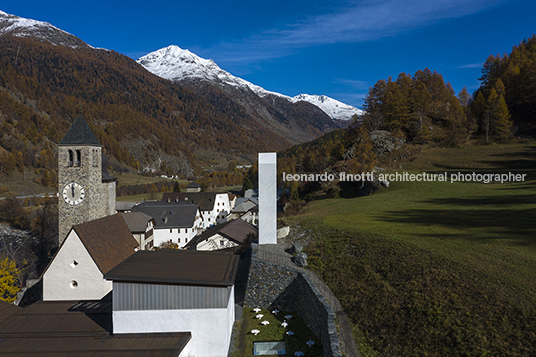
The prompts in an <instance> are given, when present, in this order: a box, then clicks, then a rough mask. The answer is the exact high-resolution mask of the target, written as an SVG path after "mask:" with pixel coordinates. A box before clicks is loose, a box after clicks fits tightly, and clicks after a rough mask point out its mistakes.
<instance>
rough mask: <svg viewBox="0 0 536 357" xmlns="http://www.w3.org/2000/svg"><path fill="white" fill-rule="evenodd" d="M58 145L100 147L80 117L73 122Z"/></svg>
mask: <svg viewBox="0 0 536 357" xmlns="http://www.w3.org/2000/svg"><path fill="white" fill-rule="evenodd" d="M59 145H90V146H101V144H100V143H99V140H98V139H97V137H96V136H95V134H94V133H93V131H92V130H91V128H90V127H89V125H88V124H87V122H86V120H85V119H84V117H83V116H82V115H79V116H78V118H76V120H75V121H74V123H73V125H71V127H70V128H69V130H68V131H67V134H65V136H64V137H63V139H62V140H61V142H60V144H59Z"/></svg>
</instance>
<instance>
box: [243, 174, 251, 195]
mask: <svg viewBox="0 0 536 357" xmlns="http://www.w3.org/2000/svg"><path fill="white" fill-rule="evenodd" d="M252 188H253V183H251V180H250V179H249V177H247V176H246V177H244V182H243V183H242V195H245V194H246V191H247V190H250V189H252Z"/></svg>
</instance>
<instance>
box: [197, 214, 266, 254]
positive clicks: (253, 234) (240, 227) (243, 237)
mask: <svg viewBox="0 0 536 357" xmlns="http://www.w3.org/2000/svg"><path fill="white" fill-rule="evenodd" d="M258 234H259V230H258V228H257V227H255V226H253V225H252V224H250V223H247V222H245V221H243V220H241V219H237V220H233V221H229V222H226V223H222V224H218V225H216V226H214V227H211V228H209V229H207V230H206V231H204V232H203V233H201V234H200V235H198V236H197V237H195V238H194V239H193V240H192V241H191V242H189V243H188V244H187V245H186V248H189V249H195V250H222V249H226V250H233V251H237V250H238V249H240V248H246V247H247V246H249V244H251V242H255V241H256V239H257V237H258Z"/></svg>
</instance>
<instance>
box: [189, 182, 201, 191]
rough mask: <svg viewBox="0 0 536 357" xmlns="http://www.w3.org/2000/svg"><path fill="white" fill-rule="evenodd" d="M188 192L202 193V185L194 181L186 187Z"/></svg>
mask: <svg viewBox="0 0 536 357" xmlns="http://www.w3.org/2000/svg"><path fill="white" fill-rule="evenodd" d="M186 192H188V193H192V192H201V185H200V184H198V183H197V182H194V181H192V182H190V183H189V184H188V186H186Z"/></svg>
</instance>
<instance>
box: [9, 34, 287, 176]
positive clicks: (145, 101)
mask: <svg viewBox="0 0 536 357" xmlns="http://www.w3.org/2000/svg"><path fill="white" fill-rule="evenodd" d="M80 113H82V114H83V115H84V117H85V118H86V120H87V121H88V122H89V123H90V126H92V128H93V130H94V131H95V134H96V136H97V138H98V139H99V141H100V142H101V144H103V146H104V148H105V150H106V153H107V154H108V155H109V156H110V157H111V158H112V159H115V160H111V162H119V163H121V164H123V165H124V166H128V167H131V168H135V169H141V170H143V169H153V170H160V169H162V168H164V171H165V170H169V171H170V172H173V173H176V172H181V173H183V174H187V175H189V174H192V172H193V171H194V170H196V169H197V170H198V169H199V168H201V167H202V166H203V164H204V162H203V159H202V158H200V157H199V156H198V155H197V153H198V151H201V150H204V151H207V150H208V151H212V152H222V153H225V154H228V155H229V156H230V157H246V158H247V157H249V158H253V157H254V156H255V154H256V153H257V152H259V151H266V150H279V149H282V148H284V147H288V146H289V145H290V143H289V142H287V141H286V140H285V139H284V138H283V137H281V136H280V135H278V134H277V133H274V132H272V131H270V130H267V129H266V128H265V126H263V125H262V123H259V122H256V121H252V120H248V118H247V117H245V116H244V115H241V114H240V113H239V115H234V114H235V113H234V112H233V111H232V110H231V109H230V110H226V111H225V112H223V111H222V110H220V109H218V108H216V107H215V106H214V105H212V104H211V103H209V102H208V101H207V100H205V99H203V98H202V97H200V96H199V95H197V94H195V93H194V92H192V91H190V90H188V89H186V88H184V87H182V86H180V85H178V84H175V83H172V82H170V81H168V80H164V79H161V78H158V77H157V76H155V75H152V74H151V73H149V72H147V71H146V70H145V69H143V68H142V67H141V66H140V65H139V64H137V63H136V62H135V61H133V60H132V59H130V58H128V57H126V56H124V55H121V54H118V53H116V52H114V51H108V50H101V49H92V48H82V49H72V48H68V47H63V46H54V45H50V44H47V43H44V42H39V41H34V40H32V39H27V38H15V37H10V36H2V37H0V126H1V128H2V135H1V136H0V157H1V162H2V164H1V165H0V172H1V174H8V173H9V172H10V171H11V170H13V169H19V170H22V168H23V167H24V166H25V167H35V168H40V169H42V170H43V172H46V171H47V170H48V171H51V170H53V169H54V165H55V158H54V155H55V148H54V145H55V144H57V143H58V142H59V141H60V140H61V138H62V137H63V135H64V134H65V132H66V131H67V129H68V128H69V126H70V124H71V123H72V121H73V120H74V119H75V118H76V116H78V115H79V114H80ZM46 175H48V176H50V175H52V172H48V173H47V174H46Z"/></svg>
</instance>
